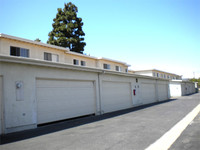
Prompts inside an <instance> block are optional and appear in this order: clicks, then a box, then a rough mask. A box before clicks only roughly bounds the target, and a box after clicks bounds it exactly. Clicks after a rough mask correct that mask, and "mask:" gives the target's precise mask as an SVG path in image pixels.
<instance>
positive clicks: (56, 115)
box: [36, 80, 95, 124]
mask: <svg viewBox="0 0 200 150" xmlns="http://www.w3.org/2000/svg"><path fill="white" fill-rule="evenodd" d="M36 86H37V106H38V124H42V123H47V122H52V121H57V120H62V119H67V118H73V117H77V116H82V115H88V114H94V113H95V94H94V84H93V82H92V81H91V82H90V81H67V80H37V83H36Z"/></svg>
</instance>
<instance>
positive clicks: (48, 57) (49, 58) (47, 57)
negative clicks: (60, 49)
mask: <svg viewBox="0 0 200 150" xmlns="http://www.w3.org/2000/svg"><path fill="white" fill-rule="evenodd" d="M44 60H47V61H53V62H58V61H59V57H58V55H57V54H52V53H47V52H44Z"/></svg>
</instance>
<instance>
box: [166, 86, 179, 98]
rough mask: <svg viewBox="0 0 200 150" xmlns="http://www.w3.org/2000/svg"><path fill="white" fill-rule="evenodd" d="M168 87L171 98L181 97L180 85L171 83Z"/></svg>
mask: <svg viewBox="0 0 200 150" xmlns="http://www.w3.org/2000/svg"><path fill="white" fill-rule="evenodd" d="M169 87H170V96H171V97H176V96H181V84H176V83H171V84H170V85H169Z"/></svg>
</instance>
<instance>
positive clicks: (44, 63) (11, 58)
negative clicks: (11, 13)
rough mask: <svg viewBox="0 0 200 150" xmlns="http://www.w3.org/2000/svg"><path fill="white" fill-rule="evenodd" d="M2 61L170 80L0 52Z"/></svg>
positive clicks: (0, 60)
mask: <svg viewBox="0 0 200 150" xmlns="http://www.w3.org/2000/svg"><path fill="white" fill-rule="evenodd" d="M0 62H10V63H19V64H28V65H36V66H44V67H54V68H62V69H71V70H80V71H89V72H96V73H104V74H105V73H107V74H115V75H121V76H129V77H136V78H144V79H155V80H164V81H169V80H167V79H161V78H160V79H158V78H155V77H151V76H144V75H137V74H133V73H127V72H118V71H112V70H105V69H99V68H93V67H88V66H78V65H73V64H67V63H60V62H51V61H45V60H40V59H31V58H25V57H15V56H7V55H1V54H0Z"/></svg>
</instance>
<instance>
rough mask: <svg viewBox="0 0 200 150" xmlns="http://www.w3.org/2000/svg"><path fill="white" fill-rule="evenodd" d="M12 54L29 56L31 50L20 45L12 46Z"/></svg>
mask: <svg viewBox="0 0 200 150" xmlns="http://www.w3.org/2000/svg"><path fill="white" fill-rule="evenodd" d="M10 55H11V56H20V57H29V50H28V49H26V48H20V47H14V46H11V47H10Z"/></svg>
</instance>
